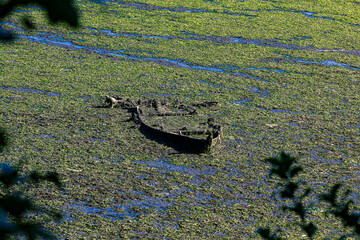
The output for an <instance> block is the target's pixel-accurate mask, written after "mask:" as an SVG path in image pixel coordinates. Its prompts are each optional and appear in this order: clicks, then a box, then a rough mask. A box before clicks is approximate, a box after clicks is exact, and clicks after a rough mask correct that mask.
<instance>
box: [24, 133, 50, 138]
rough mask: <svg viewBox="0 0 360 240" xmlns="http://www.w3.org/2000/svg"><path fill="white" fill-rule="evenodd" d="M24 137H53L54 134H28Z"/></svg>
mask: <svg viewBox="0 0 360 240" xmlns="http://www.w3.org/2000/svg"><path fill="white" fill-rule="evenodd" d="M24 137H27V138H43V139H53V138H54V136H53V135H51V134H39V135H32V136H30V135H26V136H24Z"/></svg>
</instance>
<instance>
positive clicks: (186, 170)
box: [134, 159, 216, 177]
mask: <svg viewBox="0 0 360 240" xmlns="http://www.w3.org/2000/svg"><path fill="white" fill-rule="evenodd" d="M166 160H167V159H159V160H158V161H134V162H135V163H140V164H143V165H146V166H147V167H154V168H159V169H163V172H164V173H165V172H168V171H170V172H178V173H182V174H187V175H190V176H193V177H197V176H200V175H212V174H215V173H216V170H214V169H211V168H204V169H202V170H200V169H196V168H191V167H183V166H177V165H173V164H170V163H167V162H166Z"/></svg>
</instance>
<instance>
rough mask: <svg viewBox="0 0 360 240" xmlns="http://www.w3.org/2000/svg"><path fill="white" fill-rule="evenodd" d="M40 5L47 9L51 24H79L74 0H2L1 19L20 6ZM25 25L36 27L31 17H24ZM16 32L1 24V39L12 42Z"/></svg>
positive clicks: (0, 3)
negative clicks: (6, 28)
mask: <svg viewBox="0 0 360 240" xmlns="http://www.w3.org/2000/svg"><path fill="white" fill-rule="evenodd" d="M26 6H39V7H41V8H43V9H45V11H46V13H47V17H48V19H49V21H50V23H51V24H56V23H61V22H64V23H67V24H69V25H70V26H72V27H77V26H78V25H79V13H78V11H77V9H76V7H75V5H74V3H73V1H72V0H8V1H5V0H0V19H3V18H5V17H6V16H8V15H9V14H10V13H11V11H12V10H15V9H16V8H18V7H26ZM22 23H23V25H24V26H25V27H26V28H28V29H34V28H35V25H34V23H33V22H32V20H31V19H30V18H29V17H23V19H22ZM12 40H14V34H13V33H12V32H10V31H7V30H5V29H3V28H2V27H1V25H0V41H5V42H11V41H12Z"/></svg>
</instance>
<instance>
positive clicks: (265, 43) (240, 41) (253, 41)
mask: <svg viewBox="0 0 360 240" xmlns="http://www.w3.org/2000/svg"><path fill="white" fill-rule="evenodd" d="M88 29H90V30H93V31H99V32H102V33H104V34H106V35H109V36H125V37H143V38H160V39H167V40H171V39H180V40H196V41H210V42H214V43H221V44H229V43H237V44H244V45H257V46H262V47H272V48H283V49H287V50H305V51H313V52H336V53H344V54H350V55H357V56H360V50H342V49H325V48H324V49H316V48H313V47H312V46H306V47H302V46H298V45H295V44H289V43H279V42H277V41H276V40H273V41H270V40H256V39H246V38H240V37H217V36H205V35H199V34H194V33H188V32H184V31H180V33H182V34H184V35H186V36H192V37H179V36H158V35H143V34H128V33H113V32H112V31H110V30H101V29H100V30H98V29H95V28H88Z"/></svg>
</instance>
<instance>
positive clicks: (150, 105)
mask: <svg viewBox="0 0 360 240" xmlns="http://www.w3.org/2000/svg"><path fill="white" fill-rule="evenodd" d="M105 103H107V104H108V106H107V107H109V108H114V107H121V108H126V109H128V110H129V112H131V118H130V120H132V121H134V122H135V123H136V124H137V125H138V126H139V130H140V131H141V132H142V133H143V134H144V135H145V136H146V137H148V138H150V139H152V140H155V141H157V142H160V143H163V144H165V145H167V146H170V147H173V148H174V149H175V150H177V151H179V152H188V153H197V154H199V153H204V152H209V151H210V150H211V148H212V147H214V146H215V145H217V144H219V143H220V142H221V139H222V127H221V126H220V125H219V124H215V123H214V119H213V118H209V119H208V121H207V123H206V125H207V128H208V129H204V130H202V129H201V130H198V129H196V130H189V129H187V128H186V127H184V128H181V129H178V130H175V131H169V130H165V129H164V128H163V127H162V126H161V125H157V126H156V125H151V124H150V123H148V122H147V121H146V120H145V113H147V114H146V117H148V118H149V117H150V118H151V117H154V116H157V117H165V116H185V115H197V114H198V113H197V111H196V109H195V108H193V107H192V106H185V105H184V104H182V103H179V102H178V103H175V104H174V106H173V107H175V110H174V109H169V107H168V102H167V101H166V100H158V99H145V100H143V99H142V100H138V101H137V102H134V101H132V100H131V99H129V98H121V97H108V96H107V97H106V100H105ZM209 105H211V106H213V105H214V103H213V102H212V103H211V104H208V103H207V102H206V103H205V104H204V105H201V104H199V106H209ZM149 109H150V110H151V111H148V110H149ZM194 135H196V136H204V137H203V138H194V137H191V136H194Z"/></svg>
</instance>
